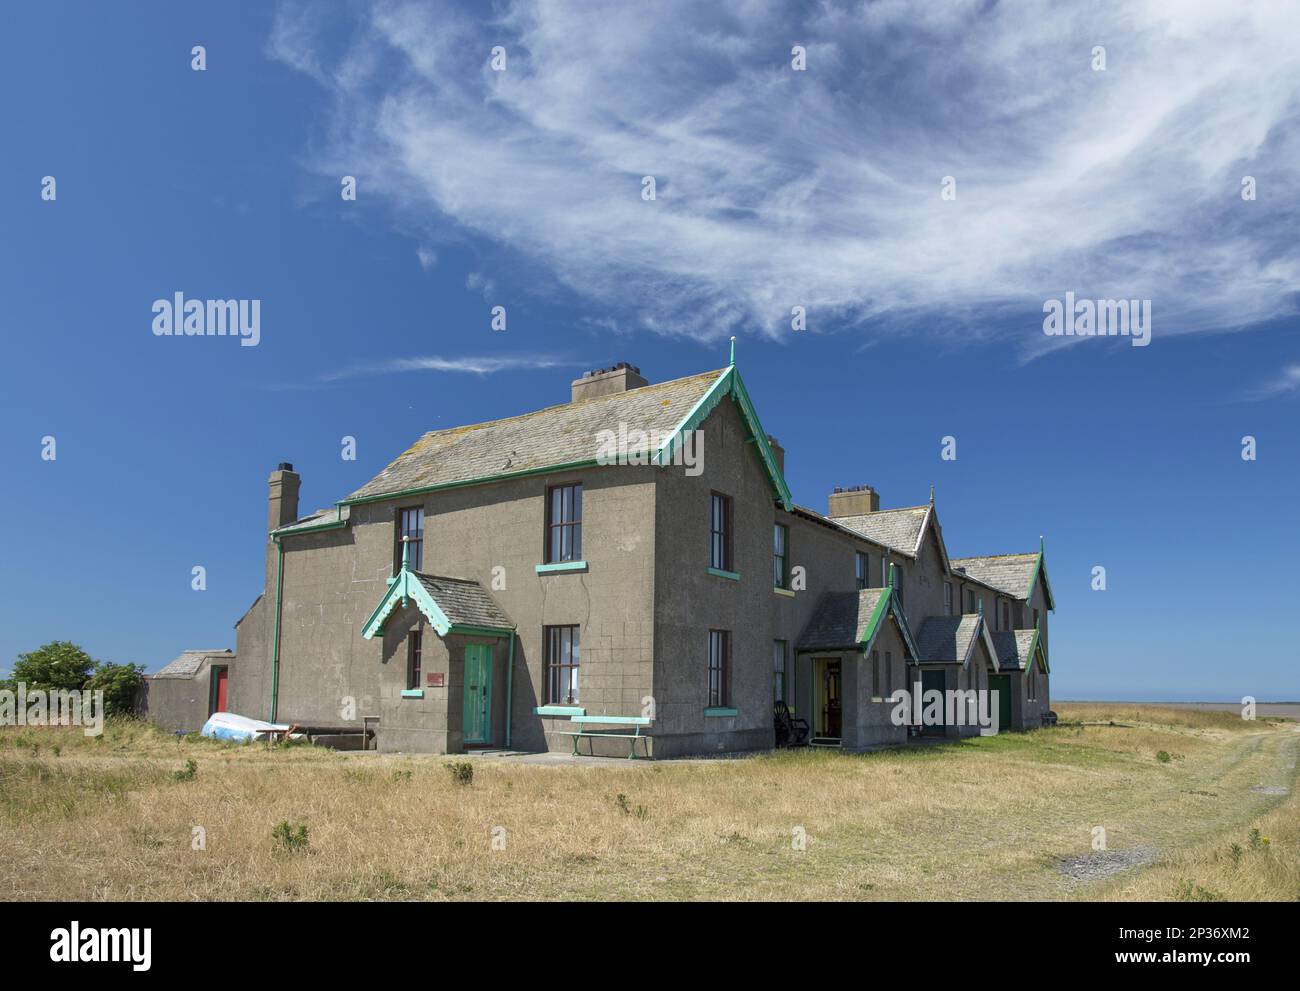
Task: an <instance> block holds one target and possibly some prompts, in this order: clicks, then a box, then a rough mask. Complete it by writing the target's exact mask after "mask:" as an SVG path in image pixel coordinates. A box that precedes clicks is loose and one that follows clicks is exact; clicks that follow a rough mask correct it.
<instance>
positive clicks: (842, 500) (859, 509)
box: [826, 485, 880, 519]
mask: <svg viewBox="0 0 1300 991" xmlns="http://www.w3.org/2000/svg"><path fill="white" fill-rule="evenodd" d="M879 511H880V493H879V492H877V491H876V490H875V489H873V488H872V487H871V486H870V485H850V486H847V487H840V486H838V485H837V486H836V487H835V489H834V491H832V492H831V494H830V498H829V499H827V500H826V515H827V516H829V517H830V518H831V519H836V518H837V517H841V516H865V515H866V514H867V513H878V512H879Z"/></svg>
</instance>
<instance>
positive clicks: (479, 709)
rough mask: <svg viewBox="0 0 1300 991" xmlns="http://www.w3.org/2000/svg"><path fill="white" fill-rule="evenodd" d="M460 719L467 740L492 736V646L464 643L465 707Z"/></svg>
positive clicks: (477, 741)
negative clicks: (461, 719)
mask: <svg viewBox="0 0 1300 991" xmlns="http://www.w3.org/2000/svg"><path fill="white" fill-rule="evenodd" d="M463 720H464V721H463V722H462V723H461V725H462V727H463V730H464V739H465V742H466V743H489V742H490V738H491V735H492V648H491V647H489V646H487V645H486V644H481V643H471V644H466V646H465V708H464V716H463Z"/></svg>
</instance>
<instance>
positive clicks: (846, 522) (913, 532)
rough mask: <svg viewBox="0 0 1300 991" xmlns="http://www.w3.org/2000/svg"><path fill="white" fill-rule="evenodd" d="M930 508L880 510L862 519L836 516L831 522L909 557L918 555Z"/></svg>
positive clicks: (865, 514) (914, 507) (859, 517)
mask: <svg viewBox="0 0 1300 991" xmlns="http://www.w3.org/2000/svg"><path fill="white" fill-rule="evenodd" d="M929 509H930V507H929V506H928V505H927V506H907V507H904V508H903V509H881V510H879V511H877V512H874V513H864V514H863V515H861V516H834V517H831V519H832V521H833V522H835V523H838V524H840V526H846V527H848V528H849V529H850V530H855V531H857V532H858V533H860V534H862V535H863V536H864V537H867V538H868V539H870V540H874V541H875V542H876V543H878V544H884V545H885V546H886V547H889V548H892V549H893V550H896V551H901V552H902V553H904V554H907V555H908V556H912V555H915V554H916V544H917V541H919V540H920V539H921V526H922V525H923V524H924V523H925V514H926V513H927V512H928V511H929Z"/></svg>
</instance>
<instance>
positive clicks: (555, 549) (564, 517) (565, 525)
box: [546, 482, 582, 564]
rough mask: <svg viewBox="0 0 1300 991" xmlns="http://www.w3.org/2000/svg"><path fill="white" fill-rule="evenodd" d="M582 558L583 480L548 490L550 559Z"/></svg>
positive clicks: (547, 550) (547, 535)
mask: <svg viewBox="0 0 1300 991" xmlns="http://www.w3.org/2000/svg"><path fill="white" fill-rule="evenodd" d="M581 560H582V483H581V482H575V483H573V484H572V485H554V486H552V487H551V488H549V489H547V490H546V563H547V564H560V563H561V562H564V561H581Z"/></svg>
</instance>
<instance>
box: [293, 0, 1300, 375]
mask: <svg viewBox="0 0 1300 991" xmlns="http://www.w3.org/2000/svg"><path fill="white" fill-rule="evenodd" d="M493 11H494V15H493V17H492V19H491V20H488V21H484V20H480V19H478V18H476V17H475V16H473V14H472V13H471V12H470V11H469V10H467V9H465V8H461V7H457V6H454V5H450V4H443V3H406V2H391V3H382V4H379V5H378V6H375V7H373V8H371V9H369V10H367V11H365V12H364V13H362V14H360V15H359V18H358V19H356V20H350V21H347V22H344V23H340V22H338V21H337V20H334V21H331V20H330V18H329V17H328V16H326V14H325V13H324V8H317V7H311V6H303V5H301V4H293V5H288V6H284V7H282V8H281V9H280V10H279V12H278V14H277V17H276V21H275V27H274V29H273V32H272V35H271V38H270V41H269V45H268V50H269V51H270V53H271V54H272V55H273V56H274V57H276V58H277V59H279V60H280V61H282V62H284V63H285V64H287V65H289V66H292V67H294V68H295V69H297V70H299V71H301V72H303V73H306V74H307V75H309V76H310V77H311V78H313V79H315V80H317V81H318V82H319V83H320V84H321V87H322V90H323V92H324V93H326V94H327V98H328V100H329V101H330V106H331V115H330V119H329V124H328V127H327V128H326V132H327V133H326V134H325V135H324V136H323V137H322V139H321V140H320V141H319V142H317V143H315V145H314V151H313V158H312V160H311V164H312V166H313V167H314V168H317V169H318V170H319V171H320V172H321V173H322V174H329V175H336V174H339V171H340V169H343V170H344V171H348V172H350V173H353V174H357V173H364V174H366V175H367V177H368V178H367V183H368V188H372V189H376V190H378V191H380V192H382V193H383V194H384V195H385V196H386V197H387V198H388V199H389V200H390V201H391V203H392V204H393V207H394V214H395V216H400V217H401V218H402V222H403V223H404V224H409V223H410V221H411V218H418V217H424V218H426V219H427V222H428V223H429V224H430V225H442V224H446V223H447V222H448V221H450V222H451V224H453V225H455V227H456V228H458V229H460V230H463V231H464V232H467V233H470V234H472V235H475V236H478V237H482V238H485V239H488V240H489V241H491V242H493V243H495V244H499V245H501V246H503V247H505V248H507V249H509V250H511V251H514V252H517V253H518V254H519V255H520V256H521V257H523V258H526V259H528V261H529V262H531V263H534V264H533V265H531V266H530V270H531V271H539V272H543V273H547V274H548V276H549V278H552V279H554V280H556V281H558V282H559V283H561V284H563V285H565V286H567V287H568V288H570V289H571V290H573V291H574V292H576V293H577V294H578V295H579V296H580V297H582V298H585V299H586V300H588V301H590V303H591V304H592V305H593V308H594V309H595V308H598V309H599V311H600V312H601V313H609V314H613V315H614V316H615V317H617V318H618V319H619V321H620V323H621V324H632V325H636V326H640V327H643V328H646V329H649V330H652V331H656V332H660V333H665V334H684V335H691V336H696V337H700V338H714V337H718V336H722V335H726V334H729V333H735V332H737V331H738V330H744V329H751V330H758V331H761V332H763V333H766V334H769V335H773V336H775V335H779V334H783V333H786V332H788V330H789V320H790V310H791V307H793V306H797V305H798V306H805V307H807V309H808V312H809V328H810V329H811V330H813V331H822V330H829V329H844V328H848V327H859V328H864V329H866V330H869V331H871V332H889V331H896V332H903V331H906V332H917V331H922V332H927V333H932V334H937V335H941V336H950V337H957V336H961V337H972V336H974V337H980V336H985V335H989V334H994V333H1000V334H1010V335H1016V336H1018V337H1019V339H1020V340H1021V341H1022V342H1023V343H1022V348H1023V350H1024V351H1025V353H1027V354H1032V353H1034V352H1036V351H1038V350H1042V349H1044V348H1046V347H1048V346H1049V344H1050V343H1051V342H1049V341H1048V340H1047V339H1045V338H1044V337H1043V335H1042V334H1041V333H1040V332H1039V327H1040V324H1041V312H1042V311H1041V306H1042V303H1043V301H1044V300H1045V299H1048V298H1052V297H1058V296H1060V295H1061V294H1062V293H1063V292H1064V291H1066V290H1074V291H1075V292H1076V293H1077V294H1078V295H1079V296H1080V297H1127V298H1142V299H1152V300H1153V304H1154V305H1153V308H1154V311H1155V314H1156V318H1155V319H1156V334H1157V336H1165V335H1171V334H1176V333H1184V332H1192V331H1205V330H1225V329H1235V328H1240V327H1248V326H1251V325H1253V324H1258V323H1260V322H1262V321H1265V320H1269V319H1273V318H1276V317H1279V316H1285V315H1289V314H1292V313H1294V312H1295V309H1296V301H1297V297H1296V286H1297V284H1300V245H1297V243H1296V240H1295V237H1294V230H1295V229H1296V226H1297V221H1298V220H1300V207H1298V206H1297V204H1298V203H1300V196H1297V193H1300V177H1298V176H1297V163H1300V129H1298V128H1297V113H1296V111H1297V106H1298V104H1300V56H1298V55H1297V52H1296V50H1295V45H1294V38H1295V37H1296V35H1297V32H1298V31H1300V14H1298V13H1297V8H1296V7H1295V5H1293V4H1288V3H1273V2H1259V3H1252V4H1249V5H1235V4H1224V3H1196V2H1190V0H1188V2H1182V0H1180V2H1174V0H1124V2H1101V3H1097V4H1092V5H1088V6H1087V8H1086V9H1085V8H1083V7H1081V6H1080V7H1075V6H1072V5H1059V4H1055V3H1051V2H1047V0H1026V2H1022V3H1001V4H997V3H988V2H975V0H963V2H955V3H950V4H942V5H921V6H918V5H915V4H911V3H902V2H901V0H871V2H865V3H836V2H827V3H823V4H818V5H816V6H813V7H811V8H805V9H803V10H797V9H794V7H793V6H792V5H788V4H783V3H768V2H762V0H735V2H730V3H720V4H716V5H715V4H710V5H700V4H693V3H685V2H665V3H659V4H655V5H652V6H651V7H636V8H632V9H629V8H628V6H627V5H626V4H622V3H614V2H609V3H606V2H592V3H583V4H571V3H558V2H554V3H553V2H547V0H515V2H510V3H506V4H504V5H503V6H500V7H496V8H493ZM796 44H797V45H802V46H804V48H805V49H806V50H807V66H808V68H807V71H804V72H796V71H793V70H792V69H791V65H790V52H791V49H792V47H793V46H794V45H796ZM494 45H501V46H503V47H504V48H505V50H506V53H507V58H508V63H507V68H506V70H505V71H504V72H497V71H493V70H492V69H491V67H490V66H489V63H488V60H489V52H490V50H491V48H492V47H493V46H494ZM1096 45H1104V46H1105V47H1106V51H1107V67H1106V70H1105V71H1102V72H1096V71H1093V69H1092V67H1091V65H1090V61H1091V58H1092V55H1091V53H1092V49H1093V47H1094V46H1096ZM647 175H650V176H654V177H655V179H656V183H657V198H656V199H655V200H654V201H653V202H647V201H645V200H643V199H642V197H641V188H642V187H641V183H642V177H643V176H647ZM1246 175H1250V176H1253V177H1254V179H1255V182H1256V184H1257V188H1258V199H1257V200H1255V201H1246V200H1243V199H1242V197H1241V194H1240V192H1241V182H1242V178H1243V176H1246ZM945 176H953V177H954V178H955V179H956V183H957V192H958V195H957V198H956V199H955V200H953V201H945V200H943V199H941V197H940V183H941V181H942V179H943V177H945Z"/></svg>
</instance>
